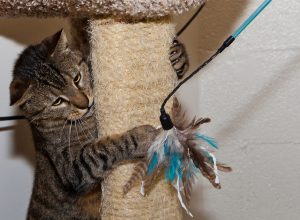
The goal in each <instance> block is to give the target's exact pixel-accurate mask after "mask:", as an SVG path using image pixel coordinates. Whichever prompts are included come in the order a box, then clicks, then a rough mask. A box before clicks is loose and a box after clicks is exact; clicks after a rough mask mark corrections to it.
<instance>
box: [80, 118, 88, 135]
mask: <svg viewBox="0 0 300 220" xmlns="http://www.w3.org/2000/svg"><path fill="white" fill-rule="evenodd" d="M78 123H79V125H80V127H81V131H83V133H84V136H85V137H86V138H87V139H88V138H89V137H88V136H87V134H86V132H85V129H84V128H83V124H82V120H81V119H78Z"/></svg>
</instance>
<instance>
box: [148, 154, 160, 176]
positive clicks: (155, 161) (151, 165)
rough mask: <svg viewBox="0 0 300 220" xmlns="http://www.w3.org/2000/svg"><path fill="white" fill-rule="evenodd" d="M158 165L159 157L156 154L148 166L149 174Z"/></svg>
mask: <svg viewBox="0 0 300 220" xmlns="http://www.w3.org/2000/svg"><path fill="white" fill-rule="evenodd" d="M157 163H158V155H157V152H154V153H153V155H152V158H151V161H150V164H149V166H148V170H147V174H150V173H152V172H153V170H154V169H155V167H156V165H157Z"/></svg>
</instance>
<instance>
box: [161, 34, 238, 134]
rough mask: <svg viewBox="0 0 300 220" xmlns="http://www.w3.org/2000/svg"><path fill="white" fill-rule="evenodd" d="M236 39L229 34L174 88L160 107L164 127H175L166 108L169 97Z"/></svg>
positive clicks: (167, 128)
mask: <svg viewBox="0 0 300 220" xmlns="http://www.w3.org/2000/svg"><path fill="white" fill-rule="evenodd" d="M234 40H235V38H234V37H233V36H229V37H228V38H227V39H226V40H225V41H224V43H223V44H222V46H221V47H220V48H219V49H218V50H217V51H216V52H215V53H214V54H213V55H212V56H211V57H210V58H209V59H208V60H206V61H205V62H204V63H203V64H201V65H200V66H198V67H197V68H196V69H195V70H194V71H193V72H192V73H191V74H190V75H189V76H188V77H186V78H185V79H184V80H182V81H181V82H180V83H179V84H178V85H177V86H176V87H175V88H174V89H173V90H172V92H170V93H169V95H168V96H167V97H166V98H165V100H164V101H163V103H162V105H161V107H160V113H161V115H160V121H161V124H162V127H163V128H164V129H165V130H170V129H171V128H173V122H172V120H171V117H170V115H169V114H168V113H166V110H165V105H166V104H167V102H168V101H169V99H170V98H171V97H172V96H173V95H174V94H175V92H177V90H178V89H179V88H180V87H181V86H182V85H183V84H184V83H186V82H187V81H188V80H190V79H191V78H192V77H193V76H195V75H196V74H197V73H198V72H199V71H200V70H201V69H203V68H204V67H205V66H206V65H207V64H209V63H210V62H211V61H212V60H213V59H215V58H216V56H218V55H219V54H220V53H222V52H223V51H224V50H225V49H226V48H227V47H229V46H230V44H232V43H233V41H234Z"/></svg>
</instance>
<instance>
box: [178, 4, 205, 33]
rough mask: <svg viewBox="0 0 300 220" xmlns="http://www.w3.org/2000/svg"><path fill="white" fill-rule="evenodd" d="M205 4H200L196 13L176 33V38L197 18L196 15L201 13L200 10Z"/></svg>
mask: <svg viewBox="0 0 300 220" xmlns="http://www.w3.org/2000/svg"><path fill="white" fill-rule="evenodd" d="M205 4H206V3H204V4H202V5H201V6H200V7H199V8H198V9H197V11H196V12H195V14H193V16H192V17H191V18H190V19H189V20H188V21H187V23H185V25H184V26H183V27H182V28H181V29H180V30H179V31H178V32H177V34H176V36H177V37H179V36H180V35H181V34H182V33H183V32H184V31H185V29H187V27H188V26H189V25H190V24H191V23H192V22H193V21H194V19H195V18H196V17H197V16H198V14H199V13H200V11H202V9H203V8H204V6H205Z"/></svg>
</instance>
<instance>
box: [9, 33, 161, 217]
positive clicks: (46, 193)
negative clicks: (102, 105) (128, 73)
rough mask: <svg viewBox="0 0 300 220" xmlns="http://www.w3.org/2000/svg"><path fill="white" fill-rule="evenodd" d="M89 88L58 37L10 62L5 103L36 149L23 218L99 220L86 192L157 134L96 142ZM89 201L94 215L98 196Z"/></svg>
mask: <svg viewBox="0 0 300 220" xmlns="http://www.w3.org/2000/svg"><path fill="white" fill-rule="evenodd" d="M79 73H80V77H78V74H79ZM91 88H92V87H91V82H90V76H89V70H88V67H87V65H86V63H85V62H84V61H83V59H82V56H81V53H80V52H78V51H74V50H72V49H71V48H69V46H68V44H67V40H66V38H65V35H64V33H63V32H58V33H56V34H55V35H53V36H52V37H50V38H47V39H45V40H44V41H43V42H42V43H41V44H38V45H35V46H30V47H29V48H27V49H26V50H25V51H24V52H23V53H22V54H21V55H20V57H19V59H18V60H17V62H16V65H15V68H14V73H13V81H12V83H11V86H10V92H11V104H17V105H18V106H19V107H20V109H21V110H22V111H23V113H24V115H25V116H26V118H27V119H28V120H29V122H30V125H31V129H32V134H33V138H34V143H35V148H36V171H35V180H34V187H33V191H32V196H31V201H30V206H29V210H28V215H27V219H30V220H35V219H39V220H41V219H47V220H52V219H53V220H54V219H55V220H57V219H64V220H65V219H72V220H76V219H81V220H92V219H100V213H99V215H97V216H94V215H91V214H90V212H89V211H88V209H89V207H86V205H88V204H89V203H90V202H89V201H91V200H86V198H87V197H89V193H90V192H91V191H92V190H93V189H98V188H99V185H100V184H101V181H102V180H103V179H104V178H105V176H106V175H107V173H108V172H109V171H110V170H111V169H112V168H113V167H114V166H115V165H116V164H118V163H119V162H121V161H124V160H134V159H140V158H144V156H145V154H146V151H147V149H148V146H149V145H150V143H151V142H152V140H153V139H154V137H155V136H156V134H157V132H158V131H156V129H154V128H153V127H152V126H147V125H145V126H140V127H137V128H133V129H131V130H129V131H127V132H125V133H124V134H120V135H115V136H111V137H106V138H102V139H100V140H97V133H98V132H97V129H96V118H95V115H94V104H93V97H92V89H91ZM60 99H61V100H60ZM57 103H58V104H57ZM95 201H96V202H98V205H99V210H100V206H101V203H100V202H101V192H99V196H98V197H96V198H94V202H95Z"/></svg>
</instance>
